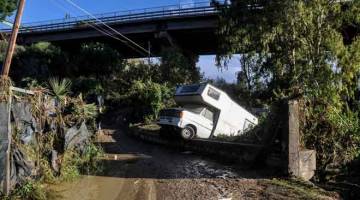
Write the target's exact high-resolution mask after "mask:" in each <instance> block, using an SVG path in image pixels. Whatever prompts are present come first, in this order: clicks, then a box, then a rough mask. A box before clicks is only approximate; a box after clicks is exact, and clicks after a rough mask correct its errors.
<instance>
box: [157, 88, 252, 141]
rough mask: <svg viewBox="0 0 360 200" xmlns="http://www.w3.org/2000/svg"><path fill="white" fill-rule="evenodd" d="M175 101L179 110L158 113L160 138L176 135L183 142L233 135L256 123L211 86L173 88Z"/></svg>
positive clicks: (166, 110) (248, 114) (226, 96)
mask: <svg viewBox="0 0 360 200" xmlns="http://www.w3.org/2000/svg"><path fill="white" fill-rule="evenodd" d="M175 101H176V103H177V104H178V105H180V107H179V108H170V109H164V110H162V111H161V112H160V118H159V121H158V124H159V125H160V126H161V127H162V130H161V134H162V136H168V135H174V134H175V135H180V136H181V137H182V138H184V139H193V138H204V139H207V138H211V137H213V136H217V135H227V136H235V135H241V134H243V133H245V132H246V131H247V130H249V129H251V128H252V127H254V126H255V125H257V123H258V119H257V118H256V117H255V116H254V115H252V114H251V113H250V112H248V111H246V110H245V109H244V108H242V107H241V106H239V105H238V104H237V103H236V102H234V101H233V100H232V99H231V98H230V97H229V96H228V95H227V94H226V93H225V92H224V91H222V90H220V89H218V88H216V87H215V86H213V85H210V84H206V83H202V84H194V85H184V86H180V87H178V88H177V89H176V92H175Z"/></svg>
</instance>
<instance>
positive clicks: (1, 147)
mask: <svg viewBox="0 0 360 200" xmlns="http://www.w3.org/2000/svg"><path fill="white" fill-rule="evenodd" d="M8 119H9V109H8V104H7V103H6V102H0V186H1V188H0V191H2V189H3V182H4V179H5V164H6V150H7V148H8V144H9V141H8V125H9V124H8V121H9V120H8Z"/></svg>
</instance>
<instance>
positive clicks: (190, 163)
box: [52, 130, 256, 200]
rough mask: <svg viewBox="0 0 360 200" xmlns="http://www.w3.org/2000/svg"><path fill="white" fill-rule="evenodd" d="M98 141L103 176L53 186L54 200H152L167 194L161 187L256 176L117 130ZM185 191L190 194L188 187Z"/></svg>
mask: <svg viewBox="0 0 360 200" xmlns="http://www.w3.org/2000/svg"><path fill="white" fill-rule="evenodd" d="M99 141H100V142H101V144H102V146H103V147H104V150H105V152H106V153H107V156H106V158H104V160H103V164H104V172H102V173H101V174H97V175H96V176H83V177H81V178H80V179H79V180H77V181H75V182H71V183H64V184H61V185H58V186H54V187H53V188H52V189H53V190H54V191H55V192H56V193H57V196H59V198H58V199H71V200H98V199H109V200H117V199H119V200H122V199H127V200H132V199H134V200H135V199H141V200H142V199H151V200H152V199H158V197H159V195H160V196H164V193H166V192H169V191H167V190H168V189H164V190H165V191H164V190H162V189H161V188H167V187H163V186H159V184H162V183H166V184H172V183H175V184H178V183H186V182H187V180H197V181H199V182H200V184H202V182H203V181H206V180H207V179H210V180H213V179H214V180H215V179H221V180H224V179H242V178H244V177H254V176H255V175H256V174H255V173H254V174H253V173H252V172H251V171H246V172H245V173H243V174H241V173H240V172H239V171H238V170H234V169H233V167H232V166H231V165H229V166H226V165H223V164H219V163H218V162H215V161H212V160H209V159H207V158H203V157H201V156H198V155H195V154H193V153H192V152H183V151H181V150H176V149H169V148H164V147H161V146H158V145H152V144H147V143H144V142H140V141H137V140H135V139H133V138H130V137H129V136H127V135H126V134H124V133H122V132H121V131H118V130H117V131H115V130H107V132H106V134H104V135H103V136H102V137H101V138H100V139H99ZM197 185H199V184H197ZM189 189H190V191H191V187H190V188H189ZM174 190H176V188H175V189H174ZM174 192H176V191H174ZM225 197H226V196H224V198H225ZM219 198H220V197H219ZM215 199H218V198H215Z"/></svg>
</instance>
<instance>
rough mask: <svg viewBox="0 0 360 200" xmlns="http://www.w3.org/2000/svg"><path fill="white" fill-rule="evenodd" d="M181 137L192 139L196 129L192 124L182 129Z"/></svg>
mask: <svg viewBox="0 0 360 200" xmlns="http://www.w3.org/2000/svg"><path fill="white" fill-rule="evenodd" d="M181 137H182V138H184V139H185V140H190V139H192V138H194V137H195V129H194V128H193V127H191V126H185V128H183V129H182V130H181Z"/></svg>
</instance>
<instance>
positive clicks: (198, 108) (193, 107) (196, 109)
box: [184, 105, 204, 114]
mask: <svg viewBox="0 0 360 200" xmlns="http://www.w3.org/2000/svg"><path fill="white" fill-rule="evenodd" d="M184 108H185V109H186V110H188V111H190V112H192V113H195V114H200V113H201V111H202V110H204V107H202V106H197V105H185V106H184Z"/></svg>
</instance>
